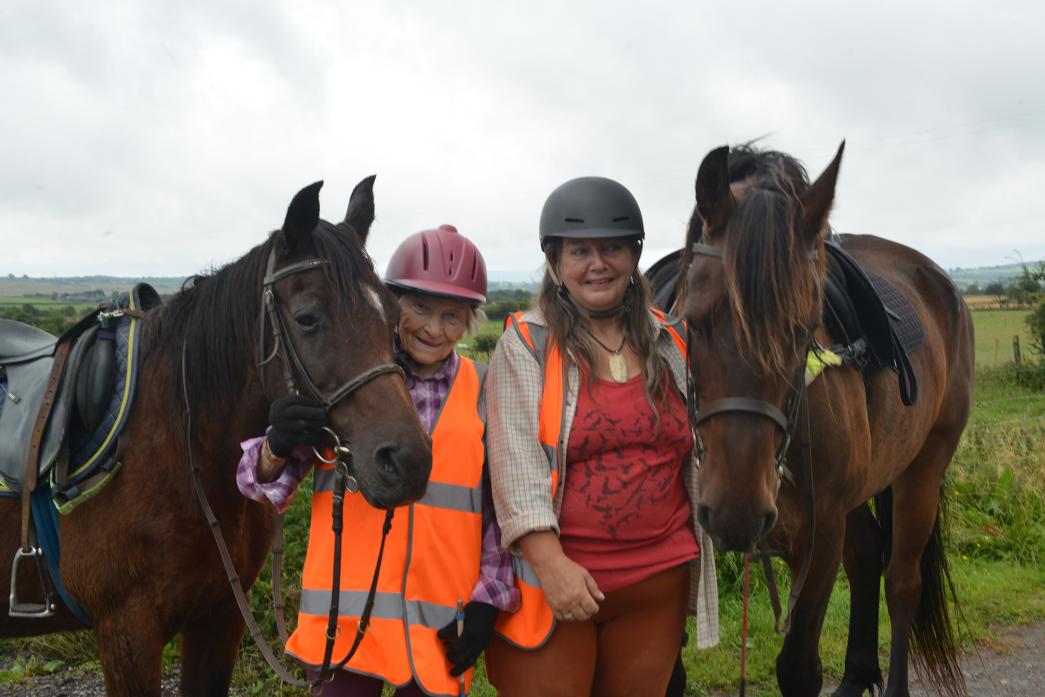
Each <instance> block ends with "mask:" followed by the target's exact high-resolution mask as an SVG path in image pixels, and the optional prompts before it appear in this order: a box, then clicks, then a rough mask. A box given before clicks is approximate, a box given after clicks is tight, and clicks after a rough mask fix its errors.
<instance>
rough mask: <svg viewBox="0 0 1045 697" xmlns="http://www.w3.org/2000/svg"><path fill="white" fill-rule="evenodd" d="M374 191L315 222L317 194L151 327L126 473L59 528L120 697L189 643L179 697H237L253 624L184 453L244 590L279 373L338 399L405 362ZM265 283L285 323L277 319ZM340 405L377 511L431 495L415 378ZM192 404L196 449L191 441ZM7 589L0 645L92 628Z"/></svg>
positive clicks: (384, 383)
mask: <svg viewBox="0 0 1045 697" xmlns="http://www.w3.org/2000/svg"><path fill="white" fill-rule="evenodd" d="M373 181H374V177H368V178H367V179H365V180H363V181H362V182H360V184H359V185H357V186H356V188H355V190H354V191H353V192H352V195H351V197H350V200H349V205H348V211H347V214H346V216H345V219H344V221H342V222H340V223H337V224H331V223H328V222H326V221H324V220H320V218H319V189H320V187H321V186H322V182H317V183H315V184H313V185H311V186H309V187H306V188H305V189H303V190H302V191H300V192H299V193H298V194H297V195H296V196H295V197H294V199H293V201H292V202H291V204H290V206H289V207H288V210H287V215H286V219H285V222H284V224H283V227H282V228H281V229H280V230H277V231H276V232H274V233H272V234H271V235H270V236H269V237H268V238H267V240H266V241H265V242H263V243H262V244H260V245H258V246H257V247H255V248H254V249H252V250H251V251H249V252H248V253H247V254H246V255H245V256H243V257H242V258H240V259H239V260H237V261H234V262H232V263H230V264H228V265H227V266H225V267H223V268H221V269H219V270H217V271H215V272H213V273H211V274H209V275H201V276H196V277H194V278H192V279H190V281H189V282H187V283H186V285H185V287H183V290H182V291H181V292H180V293H178V294H177V295H175V296H174V297H173V298H172V299H171V300H170V301H169V302H168V303H167V304H166V305H164V306H162V307H161V308H157V309H155V310H153V311H152V312H151V313H150V314H149V315H148V316H147V317H146V319H145V330H144V333H143V345H142V363H141V365H142V368H141V374H140V376H139V382H138V390H139V391H138V394H137V397H136V399H135V405H134V411H133V414H132V416H131V420H130V422H129V424H128V426H127V430H126V431H125V432H124V433H125V434H126V437H127V438H128V442H129V447H128V448H127V450H126V455H125V456H124V458H123V467H122V470H121V471H120V472H119V474H118V475H117V476H116V477H115V478H114V479H113V480H112V481H111V482H110V483H109V484H108V485H107V486H106V488H105V489H103V490H102V491H101V492H100V493H99V494H98V495H97V496H95V497H94V498H92V499H90V500H88V501H86V502H84V503H83V504H81V505H80V506H79V507H78V508H77V509H76V510H75V511H73V512H72V514H71V515H69V516H66V517H62V519H61V520H60V539H61V554H62V556H61V578H62V581H63V583H64V585H65V587H66V589H67V591H68V592H69V594H70V595H71V596H72V597H73V598H74V599H75V600H76V601H77V602H78V603H80V604H81V605H82V606H83V607H84V608H85V609H86V610H87V612H88V614H89V615H90V618H91V620H92V622H93V630H94V634H95V637H96V639H97V644H98V652H99V654H100V658H101V664H102V670H103V673H104V677H105V687H106V693H107V694H108V695H110V696H112V697H142V696H147V697H158V696H159V694H160V677H161V676H160V674H161V657H162V653H163V646H164V644H165V643H166V642H167V641H168V640H170V639H171V638H173V637H174V636H176V635H179V634H180V637H181V690H182V692H183V694H185V695H191V696H193V697H195V696H200V697H203V696H206V697H214V696H218V695H227V694H228V689H229V681H230V679H231V676H232V672H233V668H234V664H235V661H236V657H237V652H238V649H239V644H240V639H241V638H242V635H243V631H244V622H243V619H242V618H241V616H240V613H239V610H238V609H237V606H236V603H235V601H234V599H233V594H232V592H231V590H230V585H229V580H228V579H227V578H226V575H225V572H224V570H223V568H222V564H221V561H220V559H219V555H218V551H217V548H216V546H215V544H214V540H213V539H212V538H211V532H210V530H209V528H208V526H207V524H206V521H205V519H204V515H203V514H202V513H201V511H200V507H199V504H198V503H197V500H196V497H195V495H194V492H193V485H192V480H191V477H190V473H189V468H188V466H187V464H186V463H187V458H188V454H189V453H188V451H187V447H189V446H191V448H192V453H191V454H192V457H193V460H194V462H195V463H197V464H198V466H199V467H200V470H201V478H202V482H203V487H204V489H205V491H206V495H207V497H208V499H209V501H210V505H211V507H212V508H213V510H214V513H215V515H216V517H217V519H218V522H219V524H220V527H221V530H222V531H223V533H224V537H225V540H226V542H227V543H228V546H229V552H230V554H231V557H232V559H233V561H234V564H235V566H236V570H237V573H238V575H239V578H240V580H241V582H242V584H243V586H244V587H245V588H248V589H249V588H250V586H251V585H252V584H253V582H254V580H255V579H256V578H257V575H258V573H259V572H260V571H261V568H262V566H263V564H264V561H265V557H266V554H267V552H268V549H269V547H270V545H271V538H272V532H273V527H274V521H275V518H274V509H273V507H272V506H267V505H262V504H259V503H255V502H253V501H249V500H248V499H246V498H245V497H243V496H242V495H241V494H240V493H239V491H238V489H237V487H236V482H235V474H236V464H237V462H238V461H239V459H240V454H241V452H240V447H239V443H240V442H241V441H243V440H245V439H247V438H250V437H252V436H258V435H260V434H263V433H264V432H265V428H266V426H267V424H268V409H269V403H270V401H271V400H273V399H275V398H276V397H279V396H282V395H283V394H285V393H286V390H287V388H286V387H285V385H286V384H287V381H286V375H285V374H284V373H283V371H284V370H286V371H289V372H290V373H293V374H294V377H295V378H296V379H297V381H298V384H301V383H302V382H304V383H306V384H308V383H311V384H312V385H313V386H314V387H315V388H317V392H318V393H319V394H321V395H331V394H334V393H335V392H338V393H340V392H343V391H344V390H340V389H339V388H340V387H342V386H346V384H348V383H349V382H350V381H352V380H353V379H354V378H357V377H359V376H361V375H364V374H365V373H366V372H367V371H368V370H369V369H372V368H374V367H375V366H382V365H385V366H388V364H391V363H392V362H393V357H392V332H393V326H394V322H395V319H396V317H397V314H396V313H397V310H396V305H395V303H394V301H393V300H392V299H391V298H390V296H389V295H388V294H387V293H386V292H385V290H384V288H383V286H382V284H381V282H380V280H379V278H378V276H377V274H376V273H375V271H374V266H373V262H372V261H371V259H370V257H369V256H368V255H367V253H366V251H365V248H364V245H365V242H366V238H367V234H368V232H369V230H370V225H371V223H372V222H373V219H374V199H373ZM281 271H282V272H283V273H281ZM263 285H264V287H265V288H266V289H271V292H272V294H273V296H272V297H273V300H274V308H275V313H276V314H275V315H272V314H269V315H266V314H265V310H264V308H263V304H264V303H263ZM273 322H277V323H278V324H280V325H282V328H283V333H282V341H283V342H284V343H285V344H286V343H289V344H291V345H292V346H290V347H287V346H284V349H288V348H289V351H288V352H289V353H292V354H293V353H296V356H297V358H296V359H295V360H294V361H293V362H292V363H291V362H290V360H289V358H288V357H287V356H283V359H284V361H285V363H286V367H285V368H284V365H282V364H281V362H280V360H266V359H267V358H271V354H270V353H269V352H270V350H271V347H272V345H273V336H274V335H273V334H270V332H272V331H273V327H272V324H273ZM259 336H260V337H264V339H263V340H262V341H261V342H260V344H259ZM262 354H265V355H262ZM183 357H184V366H185V368H187V369H186V370H185V374H184V375H183V374H182V370H183V363H182V362H183ZM259 366H260V367H259ZM183 389H184V393H183ZM183 398H184V399H185V400H186V402H187V403H183ZM331 402H335V403H333V404H332V405H331V408H330V412H329V420H330V425H331V427H332V428H333V429H334V431H335V432H336V433H337V434H338V435H339V436H340V437H341V438H343V439H345V440H347V441H349V442H350V443H351V448H352V452H353V454H354V467H355V473H354V474H355V476H356V479H357V480H358V483H359V486H360V489H361V491H362V493H363V495H364V496H365V497H366V499H367V500H368V501H369V502H370V503H371V504H372V505H375V506H379V507H382V508H387V507H391V506H396V505H399V504H401V503H404V502H408V501H411V500H414V499H417V498H419V497H420V496H421V495H422V494H423V493H424V489H425V486H426V483H427V479H428V473H429V471H430V469H431V443H430V441H429V439H428V436H427V435H426V434H425V432H424V430H423V428H422V426H421V424H420V422H419V421H418V418H417V413H416V411H415V410H414V407H413V404H412V402H411V400H410V397H409V394H408V392H407V390H406V385H405V382H404V380H403V379H402V375H401V374H394V373H393V372H391V371H388V370H386V371H384V372H383V373H382V374H380V375H379V376H377V377H375V378H374V379H372V380H370V381H368V382H366V384H364V385H362V386H361V387H359V389H358V390H355V391H353V392H352V393H351V394H350V395H348V396H347V397H346V398H345V399H341V400H340V401H337V400H336V399H332V400H331ZM186 409H190V410H191V414H192V419H193V422H192V424H193V425H192V433H193V436H194V437H193V441H192V443H188V444H187V443H186V442H185V418H186ZM18 504H19V502H18V500H17V499H2V500H0V559H4V560H10V559H11V558H12V557H13V556H14V552H15V549H16V548H17V547H18V545H19V527H20V526H19V505H18ZM349 532H351V531H349ZM31 566H32V565H31V564H23V565H22V567H21V568H20V571H25V572H26V573H25V574H24V575H25V578H22V579H20V583H24V584H26V585H25V586H20V587H25V588H33V587H34V586H33V585H32V584H34V583H35V584H36V585H35V587H37V588H38V587H39V581H37V580H36V579H35V577H34V575H33V571H34V570H33V569H32V568H30V567H31ZM9 592H10V588H9V578H8V575H7V574H6V573H0V598H2V599H0V636H4V637H12V636H29V635H37V634H45V633H49V632H55V631H64V630H73V629H82V628H83V625H82V624H80V623H79V622H78V621H77V620H76V619H75V618H74V617H73V615H72V614H71V613H70V612H69V610H68V609H67V608H66V607H65V606H64V605H63V606H60V607H59V608H58V610H57V612H56V614H55V615H53V616H52V617H50V618H47V619H31V620H30V619H17V618H10V617H8V606H7V604H8V594H9Z"/></svg>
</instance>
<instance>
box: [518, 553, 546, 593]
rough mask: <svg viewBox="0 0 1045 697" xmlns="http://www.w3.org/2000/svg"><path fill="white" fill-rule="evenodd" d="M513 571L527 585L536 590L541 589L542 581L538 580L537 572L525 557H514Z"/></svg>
mask: <svg viewBox="0 0 1045 697" xmlns="http://www.w3.org/2000/svg"><path fill="white" fill-rule="evenodd" d="M512 571H513V572H514V573H515V575H516V577H518V578H519V579H521V580H522V581H523V582H524V583H526V585H528V586H533V587H534V588H540V587H541V581H540V579H538V578H537V572H536V571H534V570H533V567H532V566H530V562H528V561H526V560H525V559H524V558H523V557H520V556H516V555H514V554H513V555H512Z"/></svg>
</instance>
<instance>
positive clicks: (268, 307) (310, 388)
mask: <svg viewBox="0 0 1045 697" xmlns="http://www.w3.org/2000/svg"><path fill="white" fill-rule="evenodd" d="M328 263H329V262H327V261H326V260H325V259H308V260H305V261H300V262H296V263H294V264H290V265H288V266H285V267H283V268H281V269H278V270H277V269H276V268H275V265H276V253H275V250H273V251H271V252H270V253H269V258H268V264H267V267H266V272H265V278H264V281H263V282H262V310H261V316H260V317H259V319H258V326H259V330H258V333H259V339H258V356H259V358H260V360H259V361H258V372H259V376H260V381H261V386H262V391H263V392H264V391H265V367H266V366H267V365H268V363H270V362H271V361H273V360H275V359H277V358H278V359H279V360H280V363H281V364H282V372H283V380H284V382H285V386H286V389H287V392H288V394H300V391H299V390H298V387H297V382H296V381H295V379H294V376H295V374H297V376H298V378H299V379H300V381H301V383H302V384H303V385H304V387H305V389H306V390H307V392H308V393H309V394H310V396H312V397H314V398H316V399H317V400H318V401H320V402H321V403H322V404H323V409H324V411H326V412H327V413H329V412H330V410H331V409H333V408H334V406H335V405H337V404H338V403H339V402H341V401H342V400H344V399H346V398H348V397H349V396H351V395H352V394H353V393H354V392H356V391H357V390H359V389H360V388H361V387H363V386H364V385H366V384H367V383H369V382H370V381H371V380H373V379H374V378H377V377H379V376H381V375H385V374H388V373H395V374H398V375H399V376H400V377H404V378H405V374H404V373H403V369H402V368H401V367H399V366H398V365H395V364H394V363H382V364H379V365H376V366H374V367H372V368H369V369H367V370H365V371H363V372H362V373H360V374H359V375H358V376H356V377H354V378H352V379H351V380H349V381H348V382H346V383H344V384H343V385H341V386H340V387H338V388H337V389H336V390H334V391H333V392H332V393H331V394H330V395H329V396H328V395H325V394H323V392H322V391H321V390H320V389H319V388H318V387H317V386H316V384H315V381H314V380H313V379H312V377H311V375H309V372H308V369H307V368H306V367H305V364H304V362H303V361H302V360H301V357H300V356H299V355H298V352H297V348H296V347H295V346H294V342H293V341H292V340H291V339H290V335H289V333H288V332H287V326H286V320H285V319H284V317H283V313H282V311H281V307H280V304H279V300H278V298H277V297H276V294H275V290H274V286H275V283H276V282H277V281H279V280H280V279H282V278H286V277H287V276H291V275H293V274H298V273H303V272H306V271H313V270H319V269H321V268H322V267H323V266H325V265H326V264H328ZM266 315H267V320H268V322H267V324H268V325H270V326H271V335H272V344H273V345H272V351H271V353H269V354H268V355H267V356H266V355H265V343H266V332H265V329H266ZM261 357H264V358H261ZM181 372H182V392H183V397H184V400H185V442H186V451H187V453H188V464H189V469H190V470H191V472H192V484H193V489H194V490H195V493H196V498H197V499H198V500H199V504H200V508H201V510H202V511H203V515H204V517H205V518H206V520H207V525H208V526H209V527H210V530H211V533H212V534H213V536H214V542H215V544H216V545H217V548H218V554H219V556H220V557H221V562H222V566H224V568H225V573H226V575H227V577H228V581H229V586H230V587H231V589H232V593H233V595H234V596H235V598H236V604H237V605H238V606H239V610H240V614H241V615H242V616H243V621H244V623H245V625H246V627H247V630H248V631H249V632H250V635H251V637H253V639H254V642H255V644H256V645H257V647H258V650H259V651H260V652H261V654H262V656H263V657H264V658H265V661H266V662H267V663H268V664H269V666H270V667H271V668H272V669H273V671H274V672H275V673H276V675H277V676H279V678H280V679H282V680H283V681H284V682H287V683H289V684H291V685H294V686H295V687H300V688H310V689H312V690H313V691H318V690H319V688H321V687H322V685H323V684H324V683H326V682H328V681H329V680H330V679H332V678H333V675H334V673H335V671H337V670H340V669H341V668H343V667H344V666H345V664H346V663H348V661H349V660H351V659H352V656H353V655H355V652H356V650H357V649H358V648H359V644H360V643H361V642H362V640H363V637H364V635H365V634H366V629H367V626H368V625H369V623H370V616H371V614H372V612H373V608H374V598H375V595H376V591H377V579H378V576H379V574H380V570H381V561H382V558H383V557H384V551H385V541H386V540H387V538H388V533H389V531H390V530H391V528H392V516H393V513H394V511H395V509H394V508H389V509H388V511H387V513H386V515H385V521H384V525H383V527H382V532H381V546H380V549H379V550H378V554H377V561H376V563H375V565H374V574H373V577H372V579H371V583H370V591H369V593H368V594H367V599H366V603H365V605H364V608H363V612H362V614H361V615H360V617H359V622H358V626H357V628H356V635H355V639H354V641H353V643H352V646H351V648H350V649H349V650H348V653H347V654H346V655H345V657H344V658H342V659H341V660H340V661H338V662H337V663H333V661H332V655H333V650H334V643H335V641H336V640H337V638H338V633H339V630H338V626H337V620H338V610H339V604H340V587H341V534H342V530H343V517H344V500H345V491H346V490H347V491H349V492H350V493H355V492H357V491H359V483H358V481H357V480H356V476H355V472H354V468H353V457H352V449H351V447H350V444H349V443H348V441H347V440H344V439H342V438H341V437H340V436H339V435H338V434H337V433H336V432H335V431H334V430H333V429H331V428H324V431H325V432H326V433H327V434H328V435H330V437H331V438H332V439H333V446H332V452H333V457H332V458H327V457H325V456H324V454H323V453H321V452H319V451H318V450H316V448H313V449H312V450H313V453H314V454H315V456H316V457H317V458H318V459H319V460H321V461H323V462H325V463H327V464H333V465H334V471H335V478H334V494H333V506H332V514H331V518H332V521H331V528H332V530H333V532H334V550H333V552H334V554H333V562H334V563H333V578H332V593H331V599H330V613H329V616H328V621H327V632H326V645H325V647H324V651H323V665H322V667H321V668H320V671H319V673H318V675H316V677H315V678H314V679H313V680H311V681H304V680H300V679H298V678H296V677H294V676H293V675H291V673H290V671H289V670H287V668H286V667H285V666H284V665H283V664H282V663H281V662H280V661H279V659H277V658H276V656H275V653H274V652H273V651H272V648H271V646H269V644H268V642H267V641H266V639H265V637H264V636H263V635H262V632H261V628H260V627H259V626H258V623H257V621H256V620H255V619H254V614H253V612H252V611H251V608H250V602H249V601H248V600H247V597H246V593H245V592H244V591H243V585H242V583H241V582H240V580H239V575H238V574H237V572H236V567H235V565H234V563H233V561H232V557H231V555H230V554H229V550H228V545H226V543H225V539H224V536H223V535H222V532H221V526H220V524H219V522H218V520H217V517H216V516H215V515H214V511H213V509H212V508H211V506H210V503H209V502H208V500H207V495H206V492H205V491H204V488H203V482H202V480H201V477H200V468H199V466H197V465H196V464H195V463H194V461H193V457H192V412H191V410H190V407H189V404H190V403H189V393H188V380H187V375H188V372H187V365H186V343H185V342H182V355H181ZM282 557H283V514H282V513H279V514H278V515H277V516H276V530H275V544H274V545H273V548H272V602H273V609H274V610H275V619H276V627H277V629H278V631H279V635H280V639H281V641H282V642H283V643H284V644H286V643H287V640H288V632H287V627H286V619H285V618H284V617H283V597H282V589H281V585H280V576H281V569H282Z"/></svg>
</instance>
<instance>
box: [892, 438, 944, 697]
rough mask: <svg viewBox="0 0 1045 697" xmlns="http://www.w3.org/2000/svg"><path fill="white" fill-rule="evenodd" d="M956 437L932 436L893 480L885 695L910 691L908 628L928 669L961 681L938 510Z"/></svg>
mask: <svg viewBox="0 0 1045 697" xmlns="http://www.w3.org/2000/svg"><path fill="white" fill-rule="evenodd" d="M958 433H960V430H959V431H958ZM957 442H958V436H957V434H951V433H949V432H941V433H939V434H938V435H937V436H935V437H931V438H930V440H929V441H927V443H926V445H925V447H924V448H923V449H922V451H921V452H920V453H919V454H918V456H917V457H916V458H915V460H914V461H913V462H912V463H911V465H910V466H909V467H908V468H907V470H905V471H904V473H903V474H902V475H900V477H899V478H898V479H897V480H896V481H895V482H894V483H893V485H892V492H893V502H892V516H893V521H892V524H893V535H892V550H891V553H890V557H889V563H888V566H887V568H886V572H885V592H886V601H887V602H888V604H889V617H890V621H891V623H892V642H891V646H890V656H889V677H888V682H887V683H886V688H885V697H907V695H908V694H909V693H908V688H907V678H908V670H907V668H908V638H909V636H910V635H911V634H912V629H913V631H914V633H915V634H917V635H918V637H919V639H921V641H922V643H923V644H924V645H925V648H927V649H928V651H926V652H923V654H924V656H925V658H926V659H927V662H928V663H929V667H930V669H931V671H932V672H933V673H936V674H937V677H939V678H941V679H942V680H943V682H944V684H945V685H946V684H947V683H950V687H952V688H953V687H954V686H955V683H960V682H961V681H962V676H961V671H960V668H958V666H957V663H956V659H955V646H954V640H953V635H952V633H951V627H950V621H949V618H948V616H947V606H946V597H945V592H944V591H945V590H946V588H945V587H944V585H945V583H946V579H945V578H943V573H944V568H945V559H944V557H943V554H944V550H943V548H942V539H941V537H940V528H939V525H938V515H937V514H938V511H939V496H940V484H941V482H942V480H943V473H944V470H945V468H946V466H947V464H948V463H949V462H950V459H951V456H952V455H953V454H954V450H955V448H956V447H957ZM926 629H928V630H929V631H928V632H926V631H925V630H926Z"/></svg>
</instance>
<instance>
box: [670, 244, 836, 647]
mask: <svg viewBox="0 0 1045 697" xmlns="http://www.w3.org/2000/svg"><path fill="white" fill-rule="evenodd" d="M691 251H692V253H693V254H694V255H702V256H708V257H714V258H717V259H722V255H723V251H722V249H720V248H718V247H712V246H711V245H708V244H704V243H702V242H694V243H693V246H692V248H691ZM807 258H808V259H809V261H811V262H815V261H816V259H817V252H816V250H813V251H811V252H810V253H809V255H808V256H807ZM690 333H691V330H690V328H689V325H688V324H687V325H686V343H687V347H686V349H687V353H688V351H689V345H688V344H689V341H690ZM809 343H810V345H812V344H813V340H812V339H811V338H810V340H809ZM804 375H805V365H804V364H803V365H802V367H801V368H800V372H799V374H798V379H797V381H793V382H791V390H790V392H789V394H788V398H787V405H786V406H785V408H784V410H783V411H781V410H780V408H779V407H777V406H776V405H775V404H772V403H770V402H767V401H766V400H763V399H756V398H753V397H723V398H720V399H716V400H713V401H711V402H710V403H708V404H707V405H706V406H705V407H704V409H703V410H701V408H700V403H699V401H698V399H699V398H698V395H697V390H696V385H695V384H694V382H693V372H692V369H691V370H689V371H687V381H686V382H687V391H688V392H689V394H688V400H687V403H688V407H689V423H690V428H691V429H692V431H693V440H694V444H695V447H696V450H697V463H698V467H699V466H700V464H701V463H703V461H704V453H705V448H704V441H703V439H702V438H701V437H700V429H699V428H698V427H699V426H700V424H702V423H704V422H705V421H707V420H709V419H710V418H711V417H713V416H716V415H718V414H725V413H730V412H742V413H746V414H754V415H756V416H761V417H763V418H767V419H769V420H770V421H772V422H773V423H774V424H776V426H777V427H778V428H779V429H780V430H781V432H782V433H783V435H784V438H783V440H782V441H781V443H780V446H779V447H778V448H777V450H776V454H775V456H774V470H775V471H776V473H777V496H779V494H780V485H781V484H782V483H783V482H784V480H786V481H788V482H789V483H791V484H794V483H795V478H794V475H793V473H792V472H791V470H790V469H789V467H788V464H787V453H788V450H789V449H790V447H791V437H792V435H793V434H794V431H795V426H796V422H797V421H798V413H799V407H800V406H801V404H802V402H804V401H806V396H807V395H806V385H805V380H804ZM796 384H797V385H799V387H795V385H796ZM805 417H806V418H805V422H806V424H805V425H806V430H807V432H808V429H809V410H808V409H806V411H805ZM801 465H802V469H801V473H800V474H801V486H802V493H803V500H804V503H805V506H806V512H807V514H808V516H809V525H808V527H807V529H808V536H807V537H808V539H807V545H808V548H807V551H806V555H805V558H804V559H803V560H802V566H801V568H800V569H799V571H798V575H797V576H795V577H794V581H793V582H792V583H791V590H790V592H789V594H788V599H787V617H786V618H785V620H784V624H783V626H781V624H780V616H781V605H780V595H779V592H778V590H777V586H776V579H775V577H774V576H773V568H772V566H771V564H770V559H771V557H774V556H780V557H782V556H784V555H783V553H781V552H779V551H776V550H771V549H769V547H768V544H767V542H766V537H765V536H763V537H762V538H761V539H760V540H759V541H758V547H759V550H758V552H757V553H755V555H754V556H755V557H756V558H757V559H760V560H761V562H762V569H763V571H764V573H765V576H766V585H767V586H768V589H769V600H770V604H771V605H772V607H773V616H774V626H775V628H776V631H777V632H778V633H779V634H781V635H786V634H787V632H788V630H789V629H790V627H791V616H792V614H793V611H794V607H795V603H796V602H797V601H798V596H799V594H800V593H801V592H802V586H804V585H805V581H806V577H807V576H808V575H809V567H810V564H811V562H812V558H813V548H814V544H815V537H816V506H815V500H814V488H813V462H812V458H811V457H810V454H809V450H808V446H807V449H806V456H805V457H804V458H802V463H801ZM766 534H767V535H768V531H767V533H766Z"/></svg>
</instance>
